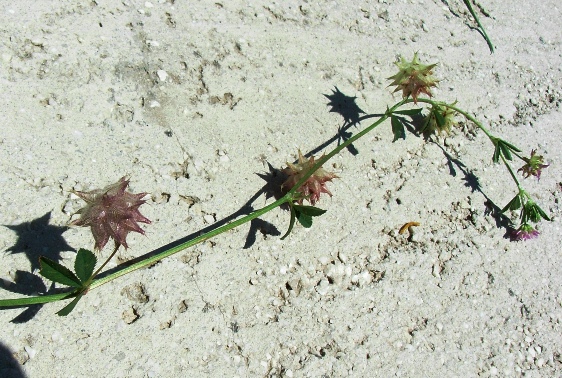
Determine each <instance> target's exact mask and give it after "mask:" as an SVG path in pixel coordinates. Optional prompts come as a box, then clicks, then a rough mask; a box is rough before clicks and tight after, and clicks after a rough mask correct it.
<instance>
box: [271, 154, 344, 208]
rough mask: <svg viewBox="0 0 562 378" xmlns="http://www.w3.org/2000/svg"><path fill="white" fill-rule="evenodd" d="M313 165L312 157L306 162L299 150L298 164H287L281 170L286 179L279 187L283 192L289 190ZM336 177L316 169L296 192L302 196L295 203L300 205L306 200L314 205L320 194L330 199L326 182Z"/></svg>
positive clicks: (321, 169)
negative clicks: (326, 195)
mask: <svg viewBox="0 0 562 378" xmlns="http://www.w3.org/2000/svg"><path fill="white" fill-rule="evenodd" d="M314 164H316V162H315V161H314V156H311V157H310V158H309V159H308V160H306V159H305V157H304V156H303V155H302V153H301V152H300V150H299V162H298V163H296V164H291V163H287V165H288V167H287V168H285V169H283V173H284V174H286V175H287V176H288V178H287V180H285V182H284V183H283V185H281V187H282V188H283V189H285V190H291V189H292V188H293V187H294V186H295V185H296V184H297V182H298V181H299V180H300V179H301V178H302V177H303V176H304V175H305V174H306V173H308V172H309V171H310V169H311V168H312V166H314ZM337 177H338V176H336V175H335V174H333V173H332V172H327V171H326V170H324V169H323V168H322V167H320V168H318V169H317V170H316V171H315V172H314V173H313V174H312V176H310V177H309V178H308V179H307V180H306V181H305V182H304V183H303V184H302V185H301V186H300V187H299V188H298V189H297V190H296V191H297V192H298V193H299V194H301V196H302V197H301V198H299V199H297V203H298V204H299V205H302V202H303V199H307V200H308V201H309V202H310V203H311V204H312V205H314V204H315V203H316V202H317V201H318V200H319V199H320V195H321V194H322V193H326V194H328V195H329V196H330V197H331V196H332V193H330V191H329V190H328V188H327V187H326V182H328V181H332V179H334V178H337Z"/></svg>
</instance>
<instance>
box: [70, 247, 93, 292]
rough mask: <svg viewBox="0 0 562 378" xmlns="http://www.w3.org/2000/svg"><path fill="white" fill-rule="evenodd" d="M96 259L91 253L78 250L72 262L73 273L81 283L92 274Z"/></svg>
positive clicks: (81, 249) (85, 250)
mask: <svg viewBox="0 0 562 378" xmlns="http://www.w3.org/2000/svg"><path fill="white" fill-rule="evenodd" d="M96 262H97V258H96V255H94V254H93V252H91V251H88V250H87V249H83V248H80V249H79V250H78V253H77V254H76V260H75V261H74V271H75V272H76V275H77V276H78V278H79V279H80V281H81V282H82V283H84V282H86V281H87V280H88V279H89V278H90V277H91V275H92V273H93V272H94V268H95V267H96Z"/></svg>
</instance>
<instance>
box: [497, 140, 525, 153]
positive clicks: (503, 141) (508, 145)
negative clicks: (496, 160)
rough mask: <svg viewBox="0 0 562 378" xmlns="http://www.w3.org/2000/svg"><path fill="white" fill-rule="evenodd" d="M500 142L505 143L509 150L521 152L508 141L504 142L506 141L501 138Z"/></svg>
mask: <svg viewBox="0 0 562 378" xmlns="http://www.w3.org/2000/svg"><path fill="white" fill-rule="evenodd" d="M501 142H502V143H503V144H505V145H506V146H507V147H509V149H510V150H511V151H515V152H521V150H520V149H519V148H517V147H515V146H514V145H513V144H511V143H508V142H506V141H505V140H503V139H501Z"/></svg>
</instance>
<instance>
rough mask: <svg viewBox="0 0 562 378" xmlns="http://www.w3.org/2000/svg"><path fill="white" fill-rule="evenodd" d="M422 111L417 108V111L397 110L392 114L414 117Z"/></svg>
mask: <svg viewBox="0 0 562 378" xmlns="http://www.w3.org/2000/svg"><path fill="white" fill-rule="evenodd" d="M422 110H423V109H422V108H418V109H408V110H397V111H395V112H394V113H393V114H402V115H408V116H411V115H416V114H418V113H421V111H422Z"/></svg>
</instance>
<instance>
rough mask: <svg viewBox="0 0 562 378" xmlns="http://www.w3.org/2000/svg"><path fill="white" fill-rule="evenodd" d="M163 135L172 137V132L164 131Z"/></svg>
mask: <svg viewBox="0 0 562 378" xmlns="http://www.w3.org/2000/svg"><path fill="white" fill-rule="evenodd" d="M164 134H166V136H167V137H171V136H172V135H174V133H173V132H172V130H166V131H164Z"/></svg>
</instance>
